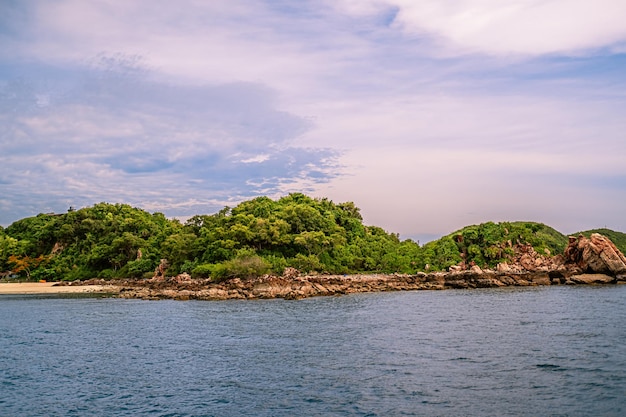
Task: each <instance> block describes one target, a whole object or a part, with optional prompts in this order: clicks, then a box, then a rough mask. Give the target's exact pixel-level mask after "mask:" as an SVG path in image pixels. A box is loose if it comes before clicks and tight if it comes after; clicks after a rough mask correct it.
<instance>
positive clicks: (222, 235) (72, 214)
mask: <svg viewBox="0 0 626 417" xmlns="http://www.w3.org/2000/svg"><path fill="white" fill-rule="evenodd" d="M615 233H618V232H615ZM604 234H607V233H604ZM622 235H623V234H622ZM624 236H626V235H624ZM609 237H612V236H609ZM516 243H524V244H531V245H532V246H533V247H535V249H536V250H537V251H538V252H539V253H544V252H545V253H552V254H556V253H560V252H562V251H563V249H564V247H565V245H566V244H567V238H566V237H565V236H564V235H562V234H561V233H559V232H557V231H556V230H554V229H552V228H550V227H548V226H545V225H543V224H539V223H531V222H511V223H509V222H504V223H492V222H488V223H484V224H481V225H474V226H468V227H466V228H464V229H461V230H459V231H457V232H454V233H452V234H450V235H447V236H444V237H442V238H441V239H439V240H436V241H434V242H429V243H427V244H426V245H424V246H420V245H419V244H417V243H416V242H414V241H412V240H410V239H409V240H400V239H399V236H398V235H397V234H394V233H389V232H387V231H385V230H383V229H382V228H380V227H377V226H367V225H364V224H363V219H362V217H361V214H360V210H359V208H358V207H356V206H355V205H354V203H352V202H346V203H334V202H332V201H331V200H328V199H326V198H321V199H320V198H315V199H314V198H311V197H309V196H306V195H304V194H301V193H293V194H289V195H287V196H285V197H282V198H280V199H277V200H272V199H270V198H268V197H258V198H255V199H252V200H248V201H244V202H242V203H241V204H239V205H237V206H236V207H233V208H228V207H225V208H224V209H223V210H220V211H219V212H217V213H215V214H211V215H196V216H193V217H191V218H190V219H189V220H187V221H186V222H184V223H181V222H180V221H178V220H172V219H168V218H166V217H165V216H164V215H163V214H161V213H153V214H151V213H148V212H147V211H144V210H142V209H139V208H134V207H131V206H129V205H126V204H109V203H99V204H96V205H94V206H92V207H86V208H82V209H79V210H71V211H68V212H67V213H64V214H39V215H37V216H34V217H29V218H24V219H21V220H18V221H16V222H15V223H13V224H11V225H10V226H8V227H7V228H5V229H3V228H0V272H1V271H12V272H13V273H17V274H21V275H22V276H25V277H28V278H30V279H46V280H59V279H63V280H75V279H87V278H95V277H100V278H116V277H124V278H127V277H138V278H139V277H147V276H151V275H152V273H153V271H154V269H155V268H156V267H157V265H159V262H160V260H161V259H167V261H168V264H169V269H168V271H167V272H168V275H175V274H178V273H181V272H187V273H189V274H191V275H192V276H196V277H212V278H214V279H225V278H229V277H234V276H239V277H248V276H255V275H260V274H265V273H277V274H280V273H282V272H283V270H284V268H286V267H293V268H296V269H298V270H299V271H302V272H318V273H333V274H348V273H356V272H385V273H393V272H398V273H415V272H418V271H424V270H444V269H446V268H448V267H449V266H451V265H455V264H458V263H460V262H473V263H475V264H477V265H480V266H494V265H495V264H497V263H498V262H501V261H503V260H507V259H508V257H510V255H511V254H512V249H511V248H512V245H514V244H516ZM622 250H623V249H622Z"/></svg>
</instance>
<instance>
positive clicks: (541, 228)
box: [420, 222, 567, 270]
mask: <svg viewBox="0 0 626 417" xmlns="http://www.w3.org/2000/svg"><path fill="white" fill-rule="evenodd" d="M517 244H529V245H531V246H533V248H534V249H535V250H536V251H537V252H538V253H541V254H552V255H554V254H557V253H562V252H563V250H564V249H565V246H566V245H567V237H566V236H565V235H563V234H561V233H559V232H558V231H556V230H554V229H553V228H551V227H549V226H546V225H544V224H541V223H534V222H502V223H493V222H487V223H482V224H479V225H473V226H467V227H465V228H463V229H461V230H458V231H456V232H454V233H451V234H450V235H448V236H444V237H442V238H441V239H439V240H437V241H434V242H429V243H427V244H426V245H424V252H423V256H422V261H421V264H420V266H421V268H424V269H425V268H426V265H429V266H430V267H431V269H435V270H439V269H445V268H447V267H449V266H451V265H454V264H456V263H459V262H462V261H465V262H466V263H467V264H476V265H479V266H481V267H493V266H495V265H496V264H497V263H499V262H503V261H508V260H510V259H511V256H512V255H513V253H514V251H513V247H514V246H515V245H517Z"/></svg>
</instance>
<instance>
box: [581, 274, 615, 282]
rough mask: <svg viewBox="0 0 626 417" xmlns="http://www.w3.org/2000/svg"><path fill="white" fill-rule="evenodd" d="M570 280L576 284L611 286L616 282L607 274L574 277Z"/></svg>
mask: <svg viewBox="0 0 626 417" xmlns="http://www.w3.org/2000/svg"><path fill="white" fill-rule="evenodd" d="M570 280H571V281H572V282H574V283H576V284H611V283H613V282H615V278H613V277H611V276H608V275H606V274H581V275H572V276H571V277H570Z"/></svg>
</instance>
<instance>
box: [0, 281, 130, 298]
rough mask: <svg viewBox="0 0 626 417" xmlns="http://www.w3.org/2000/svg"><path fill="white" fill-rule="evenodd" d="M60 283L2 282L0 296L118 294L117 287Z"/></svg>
mask: <svg viewBox="0 0 626 417" xmlns="http://www.w3.org/2000/svg"><path fill="white" fill-rule="evenodd" d="M58 284H59V283H58V282H2V283H0V295H30V294H86V293H91V294H107V293H117V292H118V291H119V287H117V286H115V285H102V284H98V285H58Z"/></svg>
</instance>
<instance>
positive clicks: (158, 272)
mask: <svg viewBox="0 0 626 417" xmlns="http://www.w3.org/2000/svg"><path fill="white" fill-rule="evenodd" d="M169 267H170V264H169V262H167V259H161V262H160V263H159V265H158V266H157V267H156V269H155V270H154V275H153V276H152V279H153V280H154V281H159V280H164V279H165V273H166V272H167V268H169Z"/></svg>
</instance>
